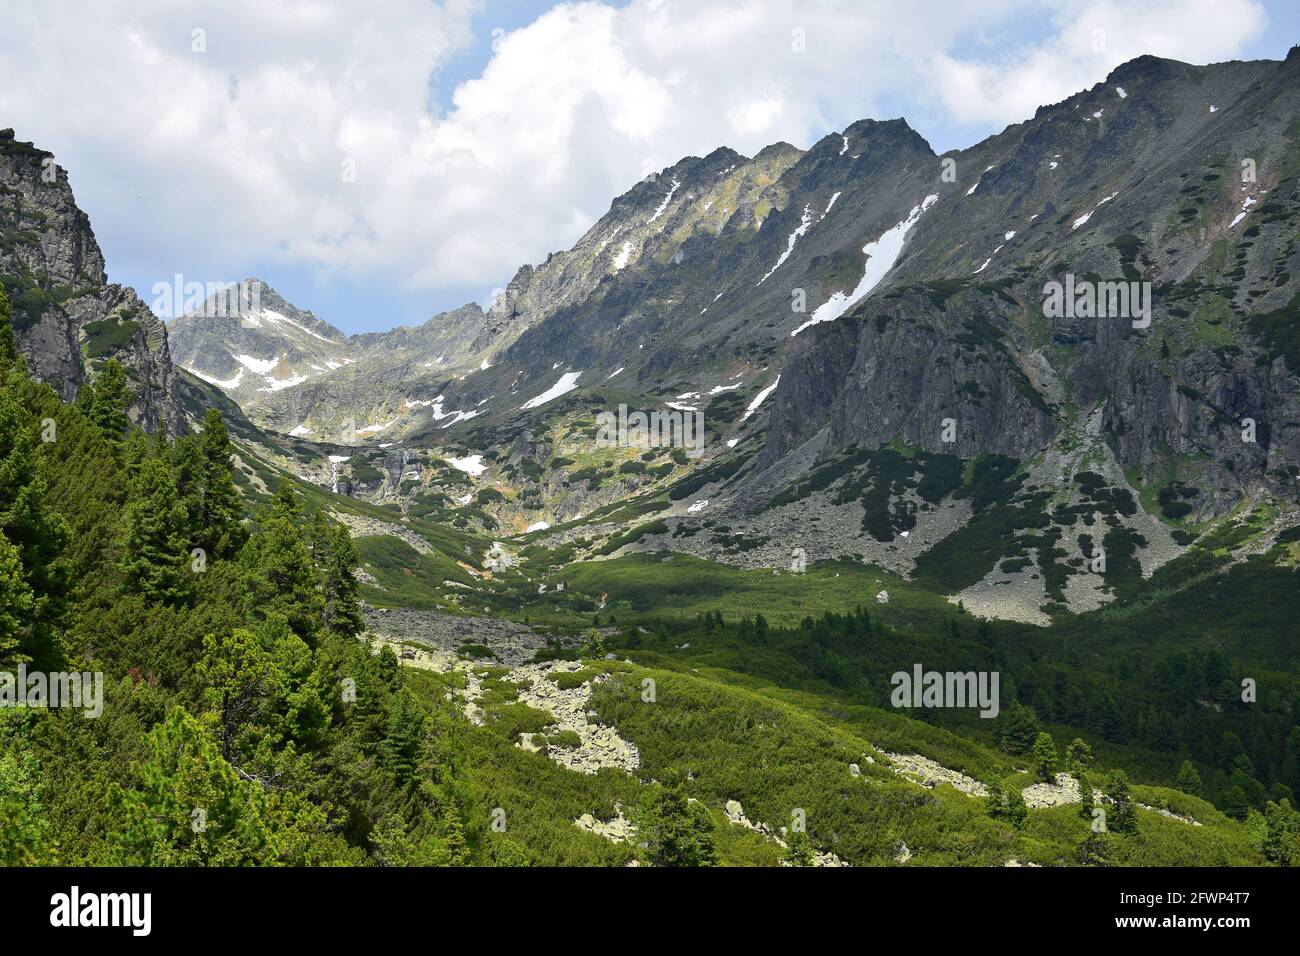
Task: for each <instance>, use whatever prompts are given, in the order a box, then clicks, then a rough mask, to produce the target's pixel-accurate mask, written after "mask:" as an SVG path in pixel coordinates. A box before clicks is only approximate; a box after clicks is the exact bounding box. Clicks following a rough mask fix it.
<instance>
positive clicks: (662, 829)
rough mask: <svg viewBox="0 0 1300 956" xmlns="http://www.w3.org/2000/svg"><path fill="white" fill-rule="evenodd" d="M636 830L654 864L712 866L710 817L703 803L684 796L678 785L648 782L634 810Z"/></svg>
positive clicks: (649, 858)
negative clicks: (649, 783) (635, 810)
mask: <svg viewBox="0 0 1300 956" xmlns="http://www.w3.org/2000/svg"><path fill="white" fill-rule="evenodd" d="M636 826H637V833H638V834H639V835H640V837H641V839H642V841H643V843H644V846H645V850H646V855H647V858H648V861H649V862H650V863H652V864H653V865H655V866H713V865H714V864H715V863H716V861H717V852H716V850H715V848H714V841H713V820H712V818H711V817H710V816H709V812H708V810H706V809H705V807H704V805H703V804H700V803H695V802H692V801H691V800H689V799H688V798H687V797H686V793H685V791H684V789H683V787H682V784H681V783H680V782H679V783H674V784H672V785H669V786H665V785H663V784H660V783H655V784H652V785H651V786H650V787H649V788H647V789H646V791H645V792H644V793H643V794H642V797H641V802H640V804H639V805H638V808H637V813H636Z"/></svg>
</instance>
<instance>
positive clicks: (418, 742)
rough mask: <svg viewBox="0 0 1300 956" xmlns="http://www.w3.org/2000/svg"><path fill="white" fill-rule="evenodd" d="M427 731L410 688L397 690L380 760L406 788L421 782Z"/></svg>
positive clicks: (426, 725) (380, 749)
mask: <svg viewBox="0 0 1300 956" xmlns="http://www.w3.org/2000/svg"><path fill="white" fill-rule="evenodd" d="M427 731H428V723H427V721H426V720H425V716H424V711H423V710H422V709H421V707H420V702H419V701H418V700H416V697H415V694H414V693H412V692H411V690H410V689H409V688H407V687H403V688H402V689H401V690H400V691H398V693H397V697H396V700H395V701H394V705H393V710H392V713H391V714H390V715H389V717H388V726H387V730H386V732H385V734H384V739H383V742H382V743H381V744H380V748H379V751H380V763H381V764H382V765H383V767H384V769H385V770H387V771H388V772H389V773H391V774H392V775H393V779H394V780H396V781H397V783H398V785H399V786H402V787H407V786H410V785H411V784H413V783H416V782H417V781H418V778H419V769H420V761H421V758H422V757H423V755H424V739H425V735H426V733H427Z"/></svg>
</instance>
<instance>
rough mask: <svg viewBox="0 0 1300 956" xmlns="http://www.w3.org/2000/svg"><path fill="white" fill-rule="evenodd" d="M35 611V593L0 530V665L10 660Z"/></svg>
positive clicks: (11, 546)
mask: <svg viewBox="0 0 1300 956" xmlns="http://www.w3.org/2000/svg"><path fill="white" fill-rule="evenodd" d="M35 610H36V595H35V594H33V593H32V589H31V588H30V587H28V585H27V581H26V580H25V579H24V576H23V563H22V556H21V555H20V554H19V553H18V549H17V548H15V547H14V546H13V545H12V544H10V543H9V539H8V538H6V537H5V536H4V534H2V533H0V665H3V666H6V667H7V666H9V665H10V664H11V663H12V661H13V655H14V653H15V651H16V650H17V648H18V645H19V641H20V639H21V637H22V635H23V634H25V633H26V632H27V630H28V628H30V627H31V625H32V621H33V618H34V614H35Z"/></svg>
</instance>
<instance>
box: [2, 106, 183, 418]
mask: <svg viewBox="0 0 1300 956" xmlns="http://www.w3.org/2000/svg"><path fill="white" fill-rule="evenodd" d="M0 282H2V283H3V284H4V287H5V290H6V292H7V293H8V295H9V299H10V302H11V303H12V305H13V313H14V314H13V323H14V330H15V332H16V334H17V340H18V345H19V348H20V349H21V350H22V352H23V355H24V357H25V358H26V361H27V366H28V369H29V371H30V372H31V374H32V375H33V376H34V377H36V378H38V379H40V380H42V381H45V382H48V383H49V384H50V385H51V386H52V387H53V388H54V389H55V390H56V391H57V392H59V393H60V395H61V396H62V397H63V398H65V399H70V398H72V397H73V396H75V395H76V393H77V391H78V390H79V388H80V387H81V386H82V385H83V384H84V383H85V382H86V381H87V380H89V379H91V378H93V376H94V374H95V371H96V369H98V368H99V367H101V366H102V364H103V363H104V362H105V361H107V360H108V359H110V358H116V359H118V361H120V362H121V363H122V365H123V366H125V367H126V369H127V376H128V379H129V380H130V382H131V387H132V393H133V396H134V397H133V400H132V404H131V407H130V409H129V410H128V412H129V415H130V416H131V418H132V420H133V421H136V422H138V423H139V424H141V425H143V426H144V427H145V428H148V429H153V428H156V427H157V426H158V424H159V423H160V422H163V421H166V422H167V423H168V427H169V428H170V429H171V430H173V431H175V430H176V429H178V428H180V427H181V426H180V421H181V415H180V406H179V398H178V394H177V391H176V382H175V379H174V375H173V371H172V363H171V356H170V353H169V350H168V345H167V336H166V333H165V331H164V329H163V325H162V322H161V321H160V320H159V319H158V318H157V317H156V316H155V315H154V314H153V312H152V311H151V310H150V309H149V306H148V305H146V304H145V303H144V302H143V301H141V299H140V297H139V296H138V295H136V293H135V291H134V290H133V289H129V288H124V287H122V286H120V285H116V284H109V283H108V281H107V276H106V274H105V271H104V256H103V253H102V252H101V251H100V248H99V244H98V243H97V242H96V241H95V234H94V231H93V230H92V229H91V226H90V219H89V218H88V217H87V216H86V214H85V213H84V212H83V211H82V210H81V209H80V208H79V207H78V206H77V203H76V199H75V198H74V196H73V192H72V187H71V184H70V183H69V180H68V175H67V173H66V171H64V170H63V169H62V168H61V167H60V166H59V165H58V163H57V162H56V159H55V156H54V154H53V153H51V152H49V151H48V150H44V149H40V148H38V147H36V146H33V145H32V144H31V143H27V142H23V141H21V140H19V139H17V137H16V136H15V134H14V131H13V130H0Z"/></svg>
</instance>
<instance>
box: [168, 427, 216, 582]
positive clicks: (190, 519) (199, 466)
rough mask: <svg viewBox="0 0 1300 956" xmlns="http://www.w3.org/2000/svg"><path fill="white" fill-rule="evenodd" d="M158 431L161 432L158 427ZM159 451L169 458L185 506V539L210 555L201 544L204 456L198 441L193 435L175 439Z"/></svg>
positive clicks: (182, 503) (180, 497)
mask: <svg viewBox="0 0 1300 956" xmlns="http://www.w3.org/2000/svg"><path fill="white" fill-rule="evenodd" d="M159 434H164V433H163V432H162V431H161V430H160V431H159ZM162 454H163V455H164V456H166V457H168V458H169V459H170V460H171V465H172V471H173V473H174V474H175V476H176V498H177V500H179V501H180V503H181V505H182V506H183V507H184V508H185V517H186V520H185V524H186V541H188V542H189V543H191V544H194V545H197V546H199V547H202V548H203V550H204V552H205V553H207V554H208V556H209V557H211V556H212V552H211V551H210V550H209V549H208V548H207V547H205V546H204V538H205V531H206V529H205V527H204V522H203V458H202V456H201V454H200V453H199V446H198V442H197V441H196V440H195V438H194V436H192V435H185V436H182V437H181V438H178V439H176V441H174V442H173V443H172V444H171V446H170V447H168V446H166V445H164V446H163V449H162Z"/></svg>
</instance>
